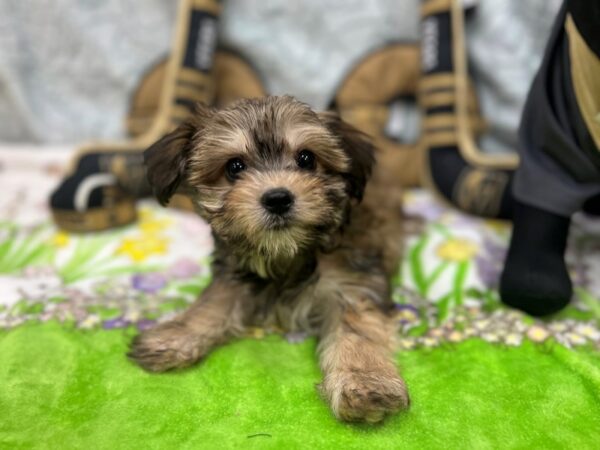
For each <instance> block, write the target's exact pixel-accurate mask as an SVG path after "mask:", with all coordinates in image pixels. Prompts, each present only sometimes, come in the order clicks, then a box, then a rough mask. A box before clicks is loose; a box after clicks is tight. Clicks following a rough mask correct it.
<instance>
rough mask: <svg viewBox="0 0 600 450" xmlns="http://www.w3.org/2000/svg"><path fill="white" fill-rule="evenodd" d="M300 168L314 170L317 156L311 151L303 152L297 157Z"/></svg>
mask: <svg viewBox="0 0 600 450" xmlns="http://www.w3.org/2000/svg"><path fill="white" fill-rule="evenodd" d="M296 163H297V164H298V167H300V168H301V169H304V170H314V168H315V165H316V158H315V154H314V153H313V152H311V151H310V150H301V151H300V153H298V156H297V157H296Z"/></svg>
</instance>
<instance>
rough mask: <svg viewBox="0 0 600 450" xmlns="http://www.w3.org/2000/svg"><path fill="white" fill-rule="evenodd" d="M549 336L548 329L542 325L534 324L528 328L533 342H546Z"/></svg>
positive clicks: (528, 335) (528, 334)
mask: <svg viewBox="0 0 600 450" xmlns="http://www.w3.org/2000/svg"><path fill="white" fill-rule="evenodd" d="M549 336H550V333H548V330H546V329H545V328H544V327H542V326H540V325H533V326H531V327H530V328H529V330H527V337H528V338H529V339H531V340H532V341H533V342H544V341H545V340H546V339H548V337H549Z"/></svg>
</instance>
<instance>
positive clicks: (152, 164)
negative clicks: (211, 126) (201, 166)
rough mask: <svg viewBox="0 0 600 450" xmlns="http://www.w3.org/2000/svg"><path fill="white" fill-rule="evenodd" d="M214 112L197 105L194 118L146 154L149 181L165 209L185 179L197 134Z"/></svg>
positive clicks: (145, 163)
mask: <svg viewBox="0 0 600 450" xmlns="http://www.w3.org/2000/svg"><path fill="white" fill-rule="evenodd" d="M211 115H212V110H211V109H210V108H208V107H206V106H204V105H202V104H198V105H197V106H196V108H195V111H194V112H193V115H192V117H191V118H190V119H189V120H188V121H187V122H184V123H183V124H181V125H179V127H177V128H176V129H175V130H174V131H172V132H171V133H169V134H167V135H165V136H164V137H163V138H162V139H160V140H158V141H157V142H155V143H154V144H152V145H151V146H150V147H149V148H148V149H147V150H146V151H145V152H144V165H145V166H146V177H147V178H148V182H149V183H150V186H151V187H152V191H153V192H154V195H155V196H156V198H157V199H158V201H159V202H160V204H161V205H163V206H165V205H166V204H167V203H168V202H169V200H170V198H171V197H172V196H173V194H174V193H175V192H176V191H177V188H178V187H179V185H180V184H181V182H182V181H183V180H184V178H185V172H186V168H187V161H188V158H189V156H190V153H191V150H192V148H193V138H194V136H195V134H196V133H197V132H198V131H199V130H200V129H201V128H203V126H204V124H205V122H206V120H208V119H209V118H210V116H211Z"/></svg>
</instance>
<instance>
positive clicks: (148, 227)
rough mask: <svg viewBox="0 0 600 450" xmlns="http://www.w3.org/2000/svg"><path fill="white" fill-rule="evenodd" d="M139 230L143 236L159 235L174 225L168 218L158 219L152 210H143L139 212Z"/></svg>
mask: <svg viewBox="0 0 600 450" xmlns="http://www.w3.org/2000/svg"><path fill="white" fill-rule="evenodd" d="M139 218H140V220H139V223H138V228H139V229H140V231H141V232H142V233H143V234H158V233H161V232H163V231H165V229H166V228H169V226H170V225H171V224H172V223H173V220H172V219H171V218H168V217H157V215H156V213H155V212H154V211H152V210H151V209H150V208H142V209H141V211H140V212H139Z"/></svg>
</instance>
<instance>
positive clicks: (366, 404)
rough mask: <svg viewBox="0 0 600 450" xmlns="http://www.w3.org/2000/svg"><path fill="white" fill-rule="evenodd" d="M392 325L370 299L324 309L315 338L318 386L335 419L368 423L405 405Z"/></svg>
mask: <svg viewBox="0 0 600 450" xmlns="http://www.w3.org/2000/svg"><path fill="white" fill-rule="evenodd" d="M394 335H395V329H394V327H393V325H392V324H391V322H390V321H389V319H388V318H387V317H386V316H385V314H383V313H382V312H381V311H380V310H379V308H378V307H377V306H376V305H375V304H373V303H372V302H371V301H370V300H366V299H365V300H359V301H358V302H357V303H356V304H355V305H352V306H350V305H347V306H346V307H345V308H343V307H340V308H339V309H337V310H336V311H334V312H331V313H330V314H329V317H328V318H327V321H326V323H325V324H324V326H323V331H322V334H321V342H320V344H319V353H320V365H321V370H322V371H323V376H324V377H323V382H322V383H321V385H320V390H321V393H322V395H323V397H324V398H325V399H326V400H327V401H328V402H329V404H330V406H331V409H332V411H333V413H334V414H335V416H336V417H337V418H339V419H342V420H346V421H352V422H359V421H366V422H370V423H374V422H379V421H381V420H382V419H383V418H384V417H385V415H386V414H388V413H393V412H396V411H398V410H400V409H406V408H407V407H408V405H409V398H408V392H407V390H406V385H405V383H404V381H403V380H402V378H400V376H399V375H398V370H397V368H396V365H395V364H394V361H393V341H394Z"/></svg>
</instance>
